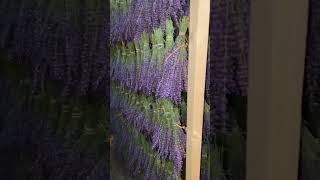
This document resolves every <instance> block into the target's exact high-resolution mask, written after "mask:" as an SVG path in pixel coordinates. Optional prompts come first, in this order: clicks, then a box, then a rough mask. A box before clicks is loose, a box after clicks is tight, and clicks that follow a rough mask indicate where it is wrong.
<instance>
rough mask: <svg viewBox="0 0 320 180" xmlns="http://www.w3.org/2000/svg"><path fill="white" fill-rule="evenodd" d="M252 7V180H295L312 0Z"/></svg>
mask: <svg viewBox="0 0 320 180" xmlns="http://www.w3.org/2000/svg"><path fill="white" fill-rule="evenodd" d="M251 2H252V6H251V30H250V32H251V37H250V62H249V63H250V65H249V75H250V76H249V89H248V123H247V124H248V132H247V170H246V171H247V180H289V179H290V180H295V179H297V178H298V162H299V140H300V126H301V125H300V124H301V103H302V89H303V88H302V87H303V73H304V59H305V45H306V34H307V33H306V30H307V18H308V0H281V1H279V0H267V1H263V0H256V1H251Z"/></svg>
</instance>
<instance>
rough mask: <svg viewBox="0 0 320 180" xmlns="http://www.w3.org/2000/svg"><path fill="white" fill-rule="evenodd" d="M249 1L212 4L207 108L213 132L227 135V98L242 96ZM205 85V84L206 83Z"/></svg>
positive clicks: (213, 2)
mask: <svg viewBox="0 0 320 180" xmlns="http://www.w3.org/2000/svg"><path fill="white" fill-rule="evenodd" d="M249 7H250V4H249V1H248V0H243V1H241V2H239V3H238V2H234V1H232V0H227V1H212V2H211V14H210V16H211V19H210V20H211V22H210V23H211V24H210V41H211V43H210V61H209V65H208V66H209V68H210V77H209V79H210V83H209V84H208V89H210V93H207V94H208V95H209V97H208V98H209V99H210V105H211V106H212V110H213V112H212V116H211V117H212V123H211V124H212V126H213V129H212V130H213V131H214V132H223V133H225V132H230V130H231V129H232V123H231V121H230V117H229V115H228V108H227V105H228V99H227V94H236V95H246V94H247V85H248V46H249V41H248V40H249ZM207 83H208V82H207Z"/></svg>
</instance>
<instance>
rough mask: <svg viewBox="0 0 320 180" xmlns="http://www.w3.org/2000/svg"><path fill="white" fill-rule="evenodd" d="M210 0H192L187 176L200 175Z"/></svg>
mask: <svg viewBox="0 0 320 180" xmlns="http://www.w3.org/2000/svg"><path fill="white" fill-rule="evenodd" d="M209 16H210V0H191V2H190V28H189V64H188V99H187V101H188V102H187V111H188V112H187V161H186V166H187V167H186V179H187V180H198V179H199V178H200V161H201V143H202V122H203V104H204V88H205V74H206V63H207V49H208V48H207V47H208V36H209Z"/></svg>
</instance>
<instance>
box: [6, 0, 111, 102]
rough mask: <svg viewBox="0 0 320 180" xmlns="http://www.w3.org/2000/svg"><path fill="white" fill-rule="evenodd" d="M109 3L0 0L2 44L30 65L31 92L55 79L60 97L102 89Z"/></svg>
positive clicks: (14, 57)
mask: <svg viewBox="0 0 320 180" xmlns="http://www.w3.org/2000/svg"><path fill="white" fill-rule="evenodd" d="M106 5H107V1H100V0H85V1H77V0H52V1H45V0H21V1H10V0H4V1H1V7H0V8H4V9H3V11H2V9H1V10H0V14H1V15H0V16H1V17H0V38H1V40H0V41H1V42H0V48H4V49H5V50H6V52H8V53H9V56H10V57H11V58H10V59H11V61H13V62H17V63H21V64H25V65H30V66H31V68H32V71H33V89H34V93H39V92H40V91H42V90H43V87H44V83H45V80H47V79H50V80H59V81H60V82H61V83H62V86H63V90H62V91H61V95H62V96H64V97H66V96H71V95H73V94H75V95H78V96H84V95H87V94H88V93H89V92H95V91H96V90H98V89H99V90H101V89H103V88H104V86H105V84H106V73H107V67H108V62H107V52H106V47H107V42H108V39H109V32H107V26H108V23H106V22H107V21H108V20H106V19H107V18H108V9H109V8H108V7H106Z"/></svg>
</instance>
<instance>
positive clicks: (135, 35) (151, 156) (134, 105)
mask: <svg viewBox="0 0 320 180" xmlns="http://www.w3.org/2000/svg"><path fill="white" fill-rule="evenodd" d="M111 5H112V9H111V11H112V13H111V38H112V39H111V67H110V71H111V72H110V73H111V80H112V82H113V83H112V88H111V108H112V109H114V110H115V111H116V112H117V113H116V114H118V115H117V116H114V117H113V118H114V119H113V121H116V123H114V126H116V127H112V129H114V133H115V136H116V138H119V139H118V140H116V142H118V144H116V146H118V145H119V144H120V146H121V147H122V148H121V149H122V151H123V152H122V153H123V154H124V155H127V156H129V158H130V157H131V158H132V162H131V163H132V164H136V163H137V164H139V165H138V166H135V168H136V169H134V170H133V171H132V175H134V176H141V175H142V176H144V177H145V178H146V179H164V177H166V178H169V179H180V178H181V176H182V174H181V173H182V170H183V162H184V159H185V154H186V147H185V146H186V133H185V116H183V115H182V112H183V111H184V112H185V109H184V108H186V106H185V104H186V90H187V65H188V52H187V43H188V42H187V41H188V39H187V33H188V32H187V31H188V24H189V17H188V1H185V0H161V1H158V0H114V1H111ZM116 124H118V125H116ZM132 133H133V134H135V135H132ZM137 141H138V142H137ZM141 141H142V142H143V143H141ZM139 142H140V143H139ZM133 143H134V144H133ZM123 147H127V148H123ZM136 151H138V152H139V153H138V154H136V153H137V152H136ZM145 159H146V160H145ZM141 161H142V162H141ZM155 162H156V163H155ZM141 163H142V164H141ZM132 164H131V165H132ZM159 168H160V171H159ZM156 177H157V178H156Z"/></svg>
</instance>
